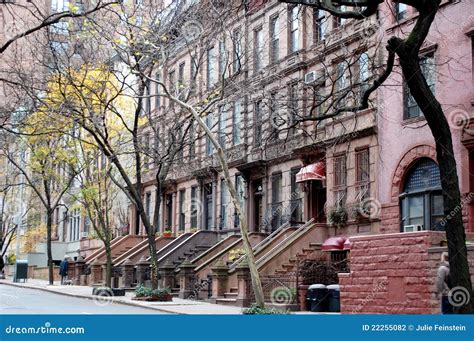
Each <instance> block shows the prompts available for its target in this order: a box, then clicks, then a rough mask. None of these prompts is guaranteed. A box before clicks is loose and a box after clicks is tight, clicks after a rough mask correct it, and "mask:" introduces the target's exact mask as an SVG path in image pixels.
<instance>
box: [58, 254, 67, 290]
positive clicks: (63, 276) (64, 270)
mask: <svg viewBox="0 0 474 341" xmlns="http://www.w3.org/2000/svg"><path fill="white" fill-rule="evenodd" d="M68 259H69V257H68V256H67V255H65V256H64V259H63V260H62V261H61V264H59V275H60V276H61V285H63V284H64V282H65V281H66V280H67V271H68V267H69V263H68Z"/></svg>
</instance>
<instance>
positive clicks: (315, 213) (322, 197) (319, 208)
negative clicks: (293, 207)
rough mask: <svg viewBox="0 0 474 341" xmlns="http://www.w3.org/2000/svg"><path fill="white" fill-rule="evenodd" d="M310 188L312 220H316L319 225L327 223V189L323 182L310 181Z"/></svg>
mask: <svg viewBox="0 0 474 341" xmlns="http://www.w3.org/2000/svg"><path fill="white" fill-rule="evenodd" d="M309 186H310V190H309V204H310V207H309V210H310V215H311V218H314V219H315V221H316V222H317V223H325V222H326V214H325V212H324V210H325V205H326V188H324V187H323V186H322V182H321V181H310V185H309Z"/></svg>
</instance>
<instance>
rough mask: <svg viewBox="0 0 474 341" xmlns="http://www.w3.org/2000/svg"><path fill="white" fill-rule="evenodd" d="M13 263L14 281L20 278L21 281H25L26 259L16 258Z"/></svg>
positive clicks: (26, 271)
mask: <svg viewBox="0 0 474 341" xmlns="http://www.w3.org/2000/svg"><path fill="white" fill-rule="evenodd" d="M15 265H16V266H15V277H14V282H18V281H19V280H20V279H22V280H23V282H26V280H27V279H28V261H27V260H17V261H16V264H15Z"/></svg>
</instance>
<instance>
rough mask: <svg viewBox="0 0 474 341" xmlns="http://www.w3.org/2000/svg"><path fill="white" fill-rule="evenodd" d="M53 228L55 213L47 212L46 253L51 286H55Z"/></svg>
mask: <svg viewBox="0 0 474 341" xmlns="http://www.w3.org/2000/svg"><path fill="white" fill-rule="evenodd" d="M52 227H53V211H52V210H47V213H46V250H47V251H46V252H47V254H48V278H49V285H54V264H53V253H52V249H51V233H52Z"/></svg>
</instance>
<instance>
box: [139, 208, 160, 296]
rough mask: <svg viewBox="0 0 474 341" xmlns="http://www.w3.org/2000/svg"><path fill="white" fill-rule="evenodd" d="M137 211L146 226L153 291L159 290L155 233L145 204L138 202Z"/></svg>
mask: <svg viewBox="0 0 474 341" xmlns="http://www.w3.org/2000/svg"><path fill="white" fill-rule="evenodd" d="M136 206H137V211H138V214H139V215H140V218H141V221H142V223H143V225H144V226H145V231H146V234H147V239H148V249H149V251H150V262H151V272H150V279H151V286H152V288H153V289H158V258H157V255H156V243H155V231H154V229H153V227H152V226H151V224H150V217H148V216H147V214H146V212H145V208H144V207H143V202H142V201H141V200H140V201H138V200H137V202H136Z"/></svg>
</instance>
